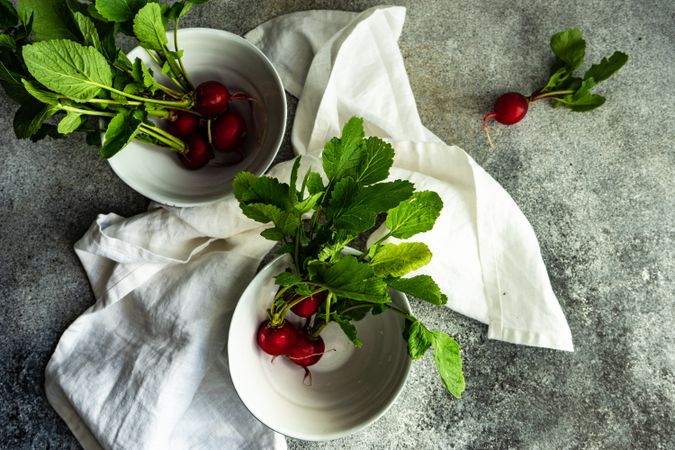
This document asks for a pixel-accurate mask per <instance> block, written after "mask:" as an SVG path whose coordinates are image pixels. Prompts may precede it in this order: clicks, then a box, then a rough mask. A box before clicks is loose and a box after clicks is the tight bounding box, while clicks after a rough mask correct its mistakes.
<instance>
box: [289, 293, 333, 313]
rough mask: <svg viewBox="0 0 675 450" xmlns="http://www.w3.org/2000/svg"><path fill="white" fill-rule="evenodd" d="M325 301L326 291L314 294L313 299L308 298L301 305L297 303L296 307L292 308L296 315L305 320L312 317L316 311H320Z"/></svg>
mask: <svg viewBox="0 0 675 450" xmlns="http://www.w3.org/2000/svg"><path fill="white" fill-rule="evenodd" d="M297 298H298V297H297V296H296V297H295V299H297ZM325 300H326V291H324V292H319V293H318V294H314V295H313V296H311V297H307V298H306V299H304V300H303V301H301V302H300V303H297V304H296V305H295V306H293V307H292V308H291V311H293V312H294V313H295V314H296V315H298V316H300V317H305V318H307V317H312V316H313V315H314V313H315V312H316V310H317V309H319V305H320V304H321V303H322V302H324V301H325ZM291 301H293V300H291Z"/></svg>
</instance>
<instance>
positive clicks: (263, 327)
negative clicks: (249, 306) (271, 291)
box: [257, 291, 326, 367]
mask: <svg viewBox="0 0 675 450" xmlns="http://www.w3.org/2000/svg"><path fill="white" fill-rule="evenodd" d="M325 300H326V294H325V291H324V292H319V293H316V294H314V295H310V296H300V295H292V296H289V298H288V300H287V301H286V302H285V307H286V308H285V310H286V311H288V310H290V311H292V312H293V313H294V314H295V315H296V316H298V317H301V318H304V319H306V321H305V326H304V327H302V328H300V329H299V328H296V327H295V326H294V325H293V324H291V322H289V321H288V320H286V319H285V318H282V320H281V322H279V321H278V319H277V320H276V321H273V320H266V321H264V322H263V323H261V324H260V328H259V329H258V336H257V341H258V346H259V347H260V349H261V350H262V351H264V352H265V353H267V354H269V355H272V356H285V357H287V358H288V359H289V360H290V361H291V362H293V363H295V364H297V365H299V366H302V367H308V366H311V365H314V364H316V363H317V362H319V360H320V359H321V357H322V356H323V354H324V353H325V350H326V346H325V344H324V342H323V339H321V336H319V335H313V334H311V333H310V332H309V324H310V322H311V318H312V316H314V314H316V312H317V310H318V309H319V305H320V304H321V303H322V302H324V301H325Z"/></svg>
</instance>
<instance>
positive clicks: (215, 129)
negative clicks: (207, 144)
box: [211, 111, 246, 152]
mask: <svg viewBox="0 0 675 450" xmlns="http://www.w3.org/2000/svg"><path fill="white" fill-rule="evenodd" d="M245 139H246V122H244V119H242V118H241V116H240V115H239V114H237V113H236V112H234V111H229V112H226V113H225V114H222V115H220V116H219V117H218V118H217V119H216V120H215V122H213V125H212V126H211V142H212V143H213V146H214V147H215V149H216V150H218V151H221V152H232V151H237V150H239V149H240V147H241V146H242V144H243V143H244V140H245Z"/></svg>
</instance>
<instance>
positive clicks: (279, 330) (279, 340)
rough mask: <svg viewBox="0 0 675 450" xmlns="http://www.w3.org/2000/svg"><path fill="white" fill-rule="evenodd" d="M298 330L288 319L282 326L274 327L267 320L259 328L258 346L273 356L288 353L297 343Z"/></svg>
mask: <svg viewBox="0 0 675 450" xmlns="http://www.w3.org/2000/svg"><path fill="white" fill-rule="evenodd" d="M297 338H298V330H296V329H295V327H294V326H293V325H292V324H291V323H290V322H287V321H284V323H283V324H282V325H281V326H280V327H273V326H271V324H270V321H269V320H266V321H265V322H263V323H262V324H261V325H260V328H259V329H258V346H259V347H260V348H261V349H262V351H264V352H265V353H268V354H270V355H272V356H279V355H286V354H288V352H289V351H291V349H292V348H293V347H294V346H295V345H296V343H297Z"/></svg>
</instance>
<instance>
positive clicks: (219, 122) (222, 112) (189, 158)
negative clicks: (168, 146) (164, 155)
mask: <svg viewBox="0 0 675 450" xmlns="http://www.w3.org/2000/svg"><path fill="white" fill-rule="evenodd" d="M236 100H248V101H249V102H250V101H251V98H250V97H248V96H247V95H246V94H243V93H234V94H231V93H230V91H229V90H228V89H227V87H225V86H224V85H223V84H222V83H220V82H219V81H215V80H211V81H206V82H204V83H202V84H200V85H199V86H197V89H195V92H194V107H193V109H192V110H177V111H173V113H172V114H171V115H170V116H169V118H168V121H167V126H166V130H167V131H168V132H169V133H171V134H172V135H173V136H175V137H177V138H179V139H182V140H183V141H184V142H185V144H186V147H187V151H186V152H185V153H183V154H179V156H178V157H179V160H180V162H181V163H182V164H183V166H185V167H186V168H187V169H190V170H197V169H200V168H202V167H204V166H205V165H206V164H208V162H209V161H210V160H211V159H213V158H214V157H215V155H216V153H215V152H220V153H225V154H228V159H227V160H228V163H227V164H236V163H239V162H241V161H242V160H243V159H244V152H243V147H244V143H245V142H246V134H247V129H246V122H245V121H244V119H243V118H242V117H241V116H240V115H239V114H238V113H237V112H235V111H233V110H232V109H231V108H229V105H230V103H231V102H232V101H236ZM214 150H215V152H214Z"/></svg>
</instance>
